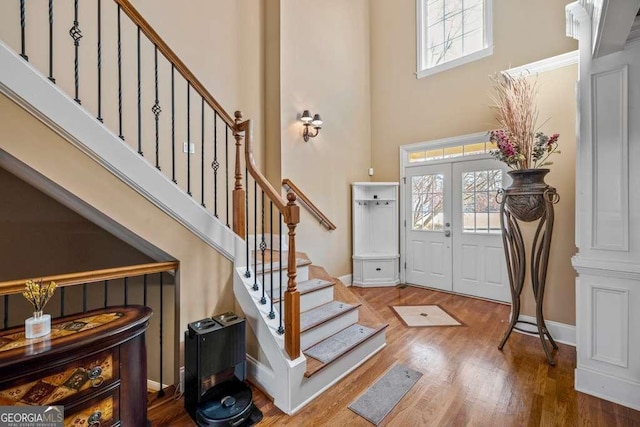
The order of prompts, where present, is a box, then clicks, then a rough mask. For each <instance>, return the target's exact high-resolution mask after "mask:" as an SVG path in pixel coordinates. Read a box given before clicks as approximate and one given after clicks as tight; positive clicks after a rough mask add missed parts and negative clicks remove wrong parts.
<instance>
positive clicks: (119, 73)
mask: <svg viewBox="0 0 640 427" xmlns="http://www.w3.org/2000/svg"><path fill="white" fill-rule="evenodd" d="M76 1H77V0H76ZM120 11H121V8H120V5H118V136H119V137H120V139H121V140H123V141H124V135H122V42H121V40H122V33H121V31H120V30H121V27H120V15H121V12H120Z"/></svg>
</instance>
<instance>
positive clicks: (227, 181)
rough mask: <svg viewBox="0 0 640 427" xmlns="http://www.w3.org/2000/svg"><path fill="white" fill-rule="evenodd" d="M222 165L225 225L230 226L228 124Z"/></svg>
mask: <svg viewBox="0 0 640 427" xmlns="http://www.w3.org/2000/svg"><path fill="white" fill-rule="evenodd" d="M224 138H225V141H224V146H225V148H224V157H225V161H224V167H225V182H226V188H227V191H226V194H227V227H228V228H231V226H230V225H229V205H230V203H229V125H227V126H226V129H225V134H224Z"/></svg>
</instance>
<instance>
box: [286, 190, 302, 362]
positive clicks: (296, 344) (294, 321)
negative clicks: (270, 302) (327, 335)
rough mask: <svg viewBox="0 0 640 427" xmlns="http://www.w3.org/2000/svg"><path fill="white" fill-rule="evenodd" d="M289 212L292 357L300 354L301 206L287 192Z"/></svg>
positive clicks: (288, 313) (288, 303)
mask: <svg viewBox="0 0 640 427" xmlns="http://www.w3.org/2000/svg"><path fill="white" fill-rule="evenodd" d="M287 200H288V201H289V203H287V213H286V215H285V221H286V222H287V227H288V228H289V258H288V261H287V276H288V277H289V280H288V281H287V290H286V292H285V294H284V309H285V316H284V331H285V332H284V333H285V337H284V347H285V350H286V351H287V354H288V355H289V357H290V358H291V359H296V358H298V357H299V356H300V292H298V288H297V283H296V276H297V275H298V273H297V270H296V226H297V225H298V223H299V222H300V207H299V206H297V205H296V195H295V194H294V193H293V192H289V193H287Z"/></svg>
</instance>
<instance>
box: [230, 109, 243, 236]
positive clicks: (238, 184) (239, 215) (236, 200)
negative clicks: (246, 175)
mask: <svg viewBox="0 0 640 427" xmlns="http://www.w3.org/2000/svg"><path fill="white" fill-rule="evenodd" d="M235 117H236V126H235V128H234V129H233V137H234V138H235V139H236V169H235V184H234V186H233V231H234V232H235V233H236V234H237V235H238V236H240V237H241V238H243V239H244V238H245V237H246V236H245V222H244V221H245V209H246V206H245V190H244V188H242V164H241V162H240V159H241V155H240V153H241V150H242V139H243V138H244V137H245V135H244V133H240V131H239V130H238V128H239V124H240V123H242V113H241V112H240V111H236V112H235Z"/></svg>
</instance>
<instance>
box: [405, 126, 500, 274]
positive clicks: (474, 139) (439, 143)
mask: <svg viewBox="0 0 640 427" xmlns="http://www.w3.org/2000/svg"><path fill="white" fill-rule="evenodd" d="M487 140H488V138H487V132H478V133H472V134H468V135H461V136H454V137H451V138H443V139H436V140H433V141H424V142H417V143H415V144H408V145H402V146H400V201H401V203H400V218H402V222H401V223H400V227H401V230H400V283H406V282H407V271H406V269H405V268H404V267H405V265H406V262H407V242H406V240H407V236H406V226H407V224H406V223H405V222H404V221H405V218H406V214H407V208H406V205H407V204H406V203H405V201H406V200H407V197H410V194H409V192H408V191H407V190H408V186H407V185H405V181H406V178H407V177H406V176H405V168H406V167H407V166H409V165H411V166H417V165H423V164H424V165H427V164H429V165H434V164H438V163H452V162H455V161H458V160H459V161H464V160H469V159H470V157H458V158H455V157H454V158H449V159H442V160H429V161H428V162H419V163H418V162H414V163H409V153H410V152H413V151H419V150H433V149H437V148H444V147H455V146H458V145H467V144H476V143H479V142H486V141H487ZM491 158H492V157H491V155H490V154H477V155H474V156H473V159H474V160H476V159H478V160H479V159H491Z"/></svg>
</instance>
